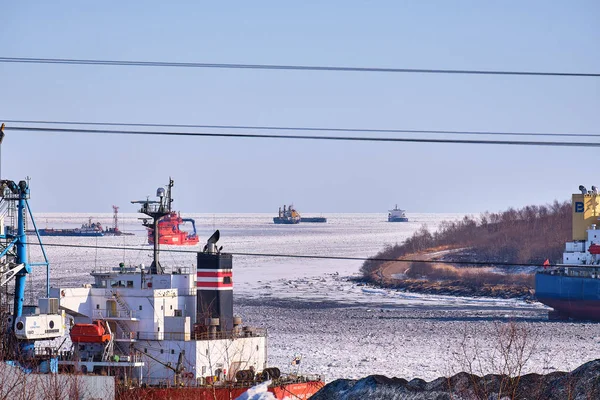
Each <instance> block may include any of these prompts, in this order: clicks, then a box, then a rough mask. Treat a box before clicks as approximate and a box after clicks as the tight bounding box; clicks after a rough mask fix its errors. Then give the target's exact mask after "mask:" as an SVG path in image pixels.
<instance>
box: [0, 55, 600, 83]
mask: <svg viewBox="0 0 600 400" xmlns="http://www.w3.org/2000/svg"><path fill="white" fill-rule="evenodd" d="M0 63H25V64H63V65H64V64H67V65H101V66H127V67H177V68H215V69H253V70H286V71H335V72H385V73H413V74H414V73H418V74H453V75H513V76H553V77H587V78H598V77H600V73H583V72H543V71H508V70H504V71H500V70H467V69H426V68H382V67H340V66H315V65H276V64H235V63H198V62H171V61H131V60H96V59H75V58H34V57H0Z"/></svg>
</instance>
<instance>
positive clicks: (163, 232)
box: [142, 180, 199, 246]
mask: <svg viewBox="0 0 600 400" xmlns="http://www.w3.org/2000/svg"><path fill="white" fill-rule="evenodd" d="M172 187H173V181H172V180H170V181H169V185H168V187H167V195H168V196H169V198H170V194H171V188H172ZM167 207H168V211H169V212H168V213H167V214H166V215H165V216H163V217H161V218H160V220H159V221H158V243H159V244H167V245H172V246H195V245H197V244H198V241H199V238H198V234H197V232H196V221H194V220H193V219H191V218H181V215H180V214H179V213H177V212H175V211H172V210H171V204H170V203H169V204H168V205H167ZM142 220H143V225H144V226H145V227H146V228H148V244H154V240H155V235H154V229H155V227H154V226H153V225H152V224H149V223H148V220H147V219H144V218H142ZM186 222H190V223H191V224H192V231H191V232H187V231H184V230H182V229H181V228H180V225H181V224H185V223H186Z"/></svg>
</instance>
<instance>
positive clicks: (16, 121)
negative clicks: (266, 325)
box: [0, 118, 600, 137]
mask: <svg viewBox="0 0 600 400" xmlns="http://www.w3.org/2000/svg"><path fill="white" fill-rule="evenodd" d="M0 121H2V122H6V123H13V124H45V125H85V126H131V127H144V128H198V129H232V130H262V131H302V132H355V133H361V132H363V133H409V134H411V133H423V134H442V135H490V136H491V135H496V136H556V137H600V134H598V133H554V132H498V131H457V130H430V129H369V128H324V127H299V126H268V125H267V126H263V125H197V124H150V123H131V122H83V121H43V120H19V119H2V118H0Z"/></svg>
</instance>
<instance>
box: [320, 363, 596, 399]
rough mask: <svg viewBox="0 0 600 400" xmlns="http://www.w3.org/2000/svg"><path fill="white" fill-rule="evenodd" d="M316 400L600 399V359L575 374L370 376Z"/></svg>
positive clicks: (327, 390)
mask: <svg viewBox="0 0 600 400" xmlns="http://www.w3.org/2000/svg"><path fill="white" fill-rule="evenodd" d="M311 399H313V400H358V399H386V400H387V399H390V400H401V399H414V400H450V399H452V400H474V399H480V400H484V399H485V400H498V399H545V400H562V399H573V400H588V399H600V359H598V360H594V361H590V362H587V363H585V364H583V365H582V366H580V367H579V368H577V369H576V370H574V371H572V372H559V371H556V372H551V373H549V374H546V375H539V374H527V375H523V376H521V377H516V378H509V377H507V376H506V375H492V374H490V375H485V376H483V377H480V376H477V375H472V374H468V373H466V372H460V373H458V374H456V375H454V376H451V377H450V378H444V377H440V378H437V379H435V380H433V381H431V382H429V383H427V382H425V381H424V380H422V379H418V378H417V379H413V380H411V381H410V382H409V381H407V380H406V379H402V378H388V377H386V376H383V375H370V376H367V377H366V378H362V379H359V380H354V379H338V380H336V381H333V382H331V383H329V384H327V385H325V387H323V388H322V389H321V390H319V392H317V393H316V394H315V395H314V396H312V397H311Z"/></svg>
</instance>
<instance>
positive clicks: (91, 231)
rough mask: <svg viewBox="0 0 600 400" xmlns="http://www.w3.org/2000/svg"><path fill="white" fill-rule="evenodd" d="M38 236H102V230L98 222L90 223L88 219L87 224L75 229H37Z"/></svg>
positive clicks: (90, 220)
mask: <svg viewBox="0 0 600 400" xmlns="http://www.w3.org/2000/svg"><path fill="white" fill-rule="evenodd" d="M38 233H39V234H40V236H104V230H103V229H102V225H101V224H100V222H92V218H91V217H90V219H89V221H88V223H87V224H83V225H81V228H75V229H53V228H46V229H39V230H38Z"/></svg>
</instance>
